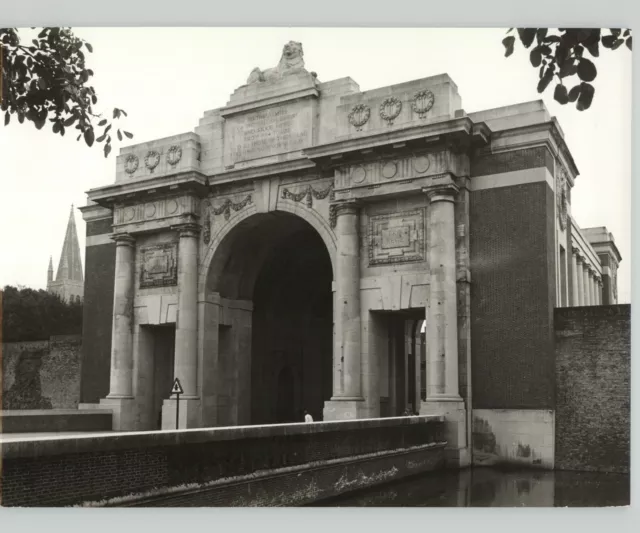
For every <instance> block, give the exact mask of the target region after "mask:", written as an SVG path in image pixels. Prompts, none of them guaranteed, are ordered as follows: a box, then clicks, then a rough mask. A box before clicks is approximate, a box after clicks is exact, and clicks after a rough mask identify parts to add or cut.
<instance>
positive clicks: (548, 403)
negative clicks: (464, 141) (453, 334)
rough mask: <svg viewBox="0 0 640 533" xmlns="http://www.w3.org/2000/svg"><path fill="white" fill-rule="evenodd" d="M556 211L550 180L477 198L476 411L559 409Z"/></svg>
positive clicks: (473, 218)
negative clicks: (555, 356) (555, 342)
mask: <svg viewBox="0 0 640 533" xmlns="http://www.w3.org/2000/svg"><path fill="white" fill-rule="evenodd" d="M553 213H554V195H553V191H552V190H551V189H550V187H549V186H548V185H547V183H546V182H538V183H530V184H525V185H516V186H511V187H499V188H492V189H483V190H476V191H473V192H472V193H471V204H470V252H471V357H472V368H473V372H472V389H473V403H474V408H475V409H549V408H553V399H554V391H553V382H554V379H553V378H554V362H553V329H552V319H553V317H552V313H553V308H554V304H555V252H554V231H555V228H554V225H555V219H554V216H553Z"/></svg>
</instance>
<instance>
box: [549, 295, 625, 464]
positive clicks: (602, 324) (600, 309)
mask: <svg viewBox="0 0 640 533" xmlns="http://www.w3.org/2000/svg"><path fill="white" fill-rule="evenodd" d="M630 314H631V306H630V305H607V306H592V307H573V308H561V309H556V310H555V339H556V388H557V390H556V438H555V440H556V443H555V450H556V452H555V453H556V458H555V467H556V468H557V469H564V470H593V471H604V472H622V473H628V472H629V460H630V457H629V454H630V448H629V442H630V429H631V426H630V401H631V334H630Z"/></svg>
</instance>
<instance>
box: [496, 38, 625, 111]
mask: <svg viewBox="0 0 640 533" xmlns="http://www.w3.org/2000/svg"><path fill="white" fill-rule="evenodd" d="M608 31H609V33H607V34H605V31H604V30H601V29H599V28H595V29H588V28H587V29H585V28H560V29H558V30H557V31H555V30H549V29H548V28H518V29H517V36H518V38H519V40H520V42H521V43H522V45H523V46H524V47H525V48H526V49H529V48H531V51H530V53H529V60H530V61H531V65H532V66H533V67H534V68H539V69H540V70H539V71H538V74H539V78H540V81H539V82H538V92H539V93H542V92H544V90H545V89H546V88H547V87H548V86H549V84H550V83H551V82H552V81H553V80H554V79H555V80H556V87H555V90H554V92H553V97H554V99H555V100H556V101H557V102H559V103H560V104H563V105H564V104H567V103H569V102H575V103H576V108H577V109H578V111H584V110H585V109H589V107H590V106H591V102H592V101H593V96H594V94H595V87H594V86H593V84H592V82H593V80H595V79H596V76H597V75H598V71H597V69H596V65H595V63H594V62H593V61H592V60H591V59H589V57H588V56H587V55H586V53H587V52H588V54H589V55H590V56H591V57H593V58H597V57H599V56H600V46H602V47H603V48H608V49H610V50H617V49H618V48H620V47H621V46H622V45H623V44H624V45H626V46H627V48H629V50H631V46H632V41H631V39H632V36H631V30H624V32H623V31H622V30H621V29H616V28H613V29H610V30H608ZM511 32H513V28H511V29H510V30H509V31H507V34H510V33H511ZM552 32H553V33H552ZM502 44H503V45H504V47H505V56H506V57H509V56H510V55H511V54H513V50H514V47H515V44H516V37H515V36H514V35H508V37H505V38H504V39H503V41H502ZM574 76H577V80H576V78H575V77H574ZM569 84H575V85H573V86H572V87H571V88H569Z"/></svg>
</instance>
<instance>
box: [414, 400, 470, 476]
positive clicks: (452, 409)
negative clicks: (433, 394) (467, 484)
mask: <svg viewBox="0 0 640 533" xmlns="http://www.w3.org/2000/svg"><path fill="white" fill-rule="evenodd" d="M420 414H421V415H442V416H444V417H445V425H444V436H445V439H446V441H447V449H446V452H445V455H446V459H447V466H451V467H457V468H462V467H465V466H469V465H470V464H471V454H470V452H469V447H468V446H467V410H466V408H465V405H464V401H463V400H462V398H460V397H457V398H437V399H435V398H434V399H427V401H423V402H421V404H420Z"/></svg>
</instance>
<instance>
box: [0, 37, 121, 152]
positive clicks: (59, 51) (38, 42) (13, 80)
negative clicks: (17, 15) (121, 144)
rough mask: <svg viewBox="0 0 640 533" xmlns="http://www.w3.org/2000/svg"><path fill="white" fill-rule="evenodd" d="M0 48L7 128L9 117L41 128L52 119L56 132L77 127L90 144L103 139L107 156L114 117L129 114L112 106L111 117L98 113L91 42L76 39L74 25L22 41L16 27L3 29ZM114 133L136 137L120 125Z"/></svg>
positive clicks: (63, 132)
mask: <svg viewBox="0 0 640 533" xmlns="http://www.w3.org/2000/svg"><path fill="white" fill-rule="evenodd" d="M34 29H35V28H34ZM34 34H35V32H34ZM0 52H2V54H3V57H2V95H1V97H2V98H1V106H0V109H1V110H2V111H3V112H4V124H5V126H6V125H8V124H9V122H10V121H11V115H16V116H17V119H18V121H19V122H20V123H22V122H24V121H25V120H28V121H31V122H33V124H34V125H35V127H36V128H38V129H42V128H43V127H44V126H45V124H46V123H47V120H48V121H49V122H50V124H51V128H52V130H53V133H56V134H60V135H64V134H65V133H66V131H67V130H68V129H69V128H71V127H73V128H75V129H76V130H77V131H78V139H77V140H80V139H81V138H83V139H84V141H85V142H86V143H87V145H88V146H92V145H93V144H94V142H96V143H104V156H105V157H107V156H108V155H109V153H110V152H111V135H113V130H112V126H113V123H112V120H116V119H119V118H121V117H123V116H125V117H126V116H127V113H126V112H125V111H124V110H122V109H118V108H114V109H113V113H112V120H109V119H107V118H103V117H102V115H100V114H96V113H95V112H94V106H95V105H96V104H97V103H98V97H97V95H96V91H95V89H94V88H93V87H92V86H91V85H89V81H90V80H91V78H92V77H93V70H91V69H90V68H87V65H86V56H85V53H87V52H88V53H91V52H93V48H92V47H91V45H90V44H89V43H88V42H86V41H84V40H83V39H80V38H78V37H76V36H75V35H74V33H73V32H72V30H71V29H70V28H43V29H42V31H40V33H38V34H37V37H36V38H34V39H32V40H31V42H30V43H28V44H24V43H23V42H22V41H21V39H20V35H19V33H18V30H17V29H15V28H0ZM98 129H101V131H98ZM116 135H117V137H118V140H120V141H122V139H123V135H125V136H126V137H128V138H129V139H131V138H132V137H133V135H132V134H131V133H129V132H128V131H121V130H120V129H116Z"/></svg>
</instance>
